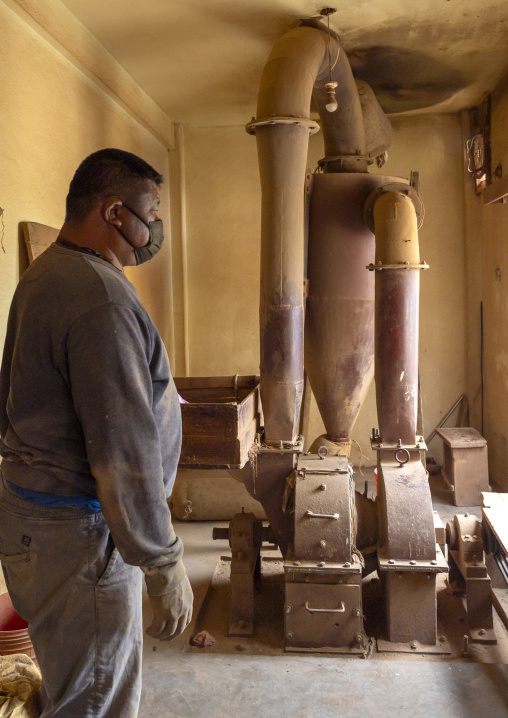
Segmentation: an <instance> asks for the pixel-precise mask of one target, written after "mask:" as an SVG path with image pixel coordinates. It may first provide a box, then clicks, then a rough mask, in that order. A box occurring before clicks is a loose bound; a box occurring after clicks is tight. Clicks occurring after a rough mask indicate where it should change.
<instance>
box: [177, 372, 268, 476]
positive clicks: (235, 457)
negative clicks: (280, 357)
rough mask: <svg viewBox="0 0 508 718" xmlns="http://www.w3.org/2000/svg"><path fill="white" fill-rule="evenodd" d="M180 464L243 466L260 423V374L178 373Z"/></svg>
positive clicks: (197, 466) (216, 467)
mask: <svg viewBox="0 0 508 718" xmlns="http://www.w3.org/2000/svg"><path fill="white" fill-rule="evenodd" d="M175 384H176V388H177V389H178V393H179V394H180V396H181V397H182V399H185V401H187V402H189V403H188V404H182V405H181V409H182V428H183V437H182V453H181V455H180V463H179V466H180V468H182V469H183V468H187V469H189V468H209V469H218V468H235V469H239V468H242V467H243V466H245V464H246V463H247V460H248V453H249V449H250V448H251V446H252V444H253V442H254V439H255V438H256V433H257V432H258V431H259V425H260V411H261V409H260V401H259V376H230V377H220V376H219V377H178V378H175Z"/></svg>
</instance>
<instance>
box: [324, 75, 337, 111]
mask: <svg viewBox="0 0 508 718" xmlns="http://www.w3.org/2000/svg"><path fill="white" fill-rule="evenodd" d="M325 87H326V105H325V107H326V109H327V110H328V112H335V110H336V109H337V107H338V104H337V98H336V97H335V88H336V87H337V83H336V82H335V80H330V82H327V83H326V85H325Z"/></svg>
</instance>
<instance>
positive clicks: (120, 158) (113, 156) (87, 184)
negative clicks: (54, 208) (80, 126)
mask: <svg viewBox="0 0 508 718" xmlns="http://www.w3.org/2000/svg"><path fill="white" fill-rule="evenodd" d="M163 179H164V178H163V176H162V175H161V174H159V173H158V172H157V170H155V169H154V168H153V167H152V166H151V165H149V164H148V162H145V160H142V159H141V157H138V156H137V155H133V154H132V153H131V152H125V151H124V150H117V149H114V148H112V147H110V148H108V149H105V150H99V151H98V152H94V153H93V154H91V155H89V156H88V157H87V158H86V159H84V160H83V162H82V163H81V164H80V165H79V167H78V169H77V170H76V172H75V174H74V177H73V178H72V181H71V184H70V186H69V194H68V195H67V200H66V213H65V219H66V220H82V219H84V218H85V217H87V216H88V215H89V214H90V212H91V211H92V210H93V209H94V207H96V206H97V204H98V203H99V202H101V201H104V200H106V199H107V198H108V197H111V196H113V195H120V196H129V195H132V193H133V191H134V192H136V191H139V190H141V188H142V185H143V183H144V182H145V181H146V180H152V182H155V184H156V185H157V186H159V185H161V184H162V182H163Z"/></svg>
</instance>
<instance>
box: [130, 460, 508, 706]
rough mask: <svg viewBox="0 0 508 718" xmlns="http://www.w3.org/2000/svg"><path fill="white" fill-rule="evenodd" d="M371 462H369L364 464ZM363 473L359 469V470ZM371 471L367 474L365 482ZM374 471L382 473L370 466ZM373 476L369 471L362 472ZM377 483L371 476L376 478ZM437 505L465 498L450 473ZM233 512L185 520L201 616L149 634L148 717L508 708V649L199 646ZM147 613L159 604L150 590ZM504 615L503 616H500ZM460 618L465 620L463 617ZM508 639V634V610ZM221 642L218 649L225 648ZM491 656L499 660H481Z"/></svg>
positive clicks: (449, 512)
mask: <svg viewBox="0 0 508 718" xmlns="http://www.w3.org/2000/svg"><path fill="white" fill-rule="evenodd" d="M364 471H365V470H364ZM355 478H357V477H356V476H355ZM360 478H361V477H359V478H357V481H358V483H359V484H360V480H359V479H360ZM367 478H369V479H371V480H372V477H371V476H370V475H367ZM361 482H362V483H363V478H361ZM369 486H370V484H369ZM431 486H432V488H433V499H434V507H435V509H436V510H438V511H439V513H440V515H441V517H442V518H443V520H444V521H445V522H446V521H447V520H449V519H450V518H451V517H452V516H453V515H454V514H455V513H463V512H464V511H466V510H468V509H469V510H470V511H471V512H472V513H475V512H476V513H477V515H478V516H481V511H480V510H479V509H478V507H476V508H475V507H466V508H460V509H458V508H456V507H455V506H453V505H452V502H451V493H450V492H449V491H447V490H446V488H445V487H444V483H443V482H442V480H439V479H438V480H435V479H434V480H432V481H431ZM217 525H218V526H226V525H227V524H226V523H224V522H175V528H176V530H177V533H178V534H179V535H180V536H181V538H182V540H183V542H184V545H185V563H186V566H187V571H188V573H189V576H190V579H191V583H192V585H193V589H194V594H195V611H194V616H195V618H194V619H193V623H192V624H191V626H190V627H189V628H188V629H187V630H186V631H185V632H184V634H183V635H182V636H180V637H179V638H178V639H176V640H175V641H173V642H171V643H161V642H159V641H156V640H154V639H151V638H149V637H148V636H146V637H145V646H144V671H143V694H142V700H141V709H140V714H139V715H140V718H151V717H152V716H158V717H160V718H166V717H167V718H170V717H171V718H187V717H189V718H190V717H192V718H201V717H203V718H223V717H224V718H228V717H229V716H237V715H240V716H242V718H251V717H252V718H253V717H254V716H256V717H259V718H311V716H312V718H329V717H330V718H332V716H333V718H336V717H337V716H339V715H340V716H341V717H342V716H345V717H349V716H358V715H362V716H365V717H368V716H390V717H391V716H404V718H407V717H409V716H411V717H413V716H414V717H416V718H419V717H420V716H421V717H422V718H423V716H425V718H429V717H432V716H438V715H439V716H440V717H442V718H455V717H457V718H469V717H471V718H473V716H474V718H477V716H479V715H481V714H482V713H483V714H485V716H488V718H498V717H501V716H508V665H507V661H506V660H505V655H506V653H505V652H498V653H496V652H495V651H494V653H491V654H490V656H489V658H482V656H481V654H474V653H473V654H472V655H470V657H469V658H464V657H461V656H457V655H453V656H450V657H439V658H437V657H435V656H415V655H411V656H403V655H401V654H377V653H376V652H374V653H373V655H372V658H371V659H370V660H361V659H360V658H357V657H351V658H349V657H345V656H323V655H294V654H293V655H285V654H283V652H280V654H279V655H248V652H243V651H242V650H240V649H243V650H245V641H242V642H239V643H238V644H237V645H236V644H235V647H236V648H238V649H239V650H238V651H237V652H236V654H235V652H234V649H233V652H231V649H229V650H230V652H227V651H226V643H227V641H226V640H223V639H221V637H220V636H216V637H217V638H218V644H220V643H221V640H222V642H223V644H224V650H225V652H224V653H221V651H220V649H219V650H218V649H217V646H215V647H214V653H213V654H210V653H207V649H202V650H201V651H198V650H197V649H193V651H194V652H189V641H190V638H191V637H192V635H194V633H195V631H196V630H197V629H196V621H197V620H198V614H199V609H200V607H201V605H202V603H203V600H204V598H205V596H206V593H207V589H208V586H209V584H210V581H211V579H212V576H213V573H214V570H215V567H216V565H217V561H218V560H219V558H220V556H221V555H223V554H226V553H227V545H226V544H225V542H223V541H215V542H214V541H212V540H211V535H212V528H213V526H217ZM144 607H145V609H146V610H145V621H146V624H148V623H149V621H150V608H149V603H148V599H147V598H146V597H145V602H144ZM496 618H497V617H496ZM459 620H463V619H460V618H459ZM501 633H503V635H498V639H501V640H500V645H501V646H503V645H508V636H507V635H505V634H506V632H505V631H504V627H503V626H502V624H501V622H500V621H499V620H497V621H496V635H497V634H501ZM229 645H230V646H231V644H229ZM217 650H218V652H217ZM482 660H487V661H489V662H487V663H485V662H479V661H482Z"/></svg>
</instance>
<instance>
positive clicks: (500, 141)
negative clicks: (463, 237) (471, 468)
mask: <svg viewBox="0 0 508 718" xmlns="http://www.w3.org/2000/svg"><path fill="white" fill-rule="evenodd" d="M507 126H508V76H507V77H506V78H505V79H504V81H503V82H502V83H501V84H500V85H499V86H498V88H497V89H496V91H495V92H494V93H493V94H492V117H491V144H492V167H493V168H495V167H496V166H497V165H498V164H501V165H502V166H503V168H505V171H506V168H508V136H507V133H506V127H507ZM507 237H508V205H507V204H506V203H503V202H501V203H499V204H490V205H485V206H481V238H482V239H481V261H482V299H483V327H484V342H483V377H484V405H483V415H484V435H485V438H486V439H487V443H488V447H489V471H490V478H491V481H492V482H494V484H495V485H496V488H499V490H500V491H508V475H507V469H506V467H507V464H508V321H507V319H508V252H507Z"/></svg>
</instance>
